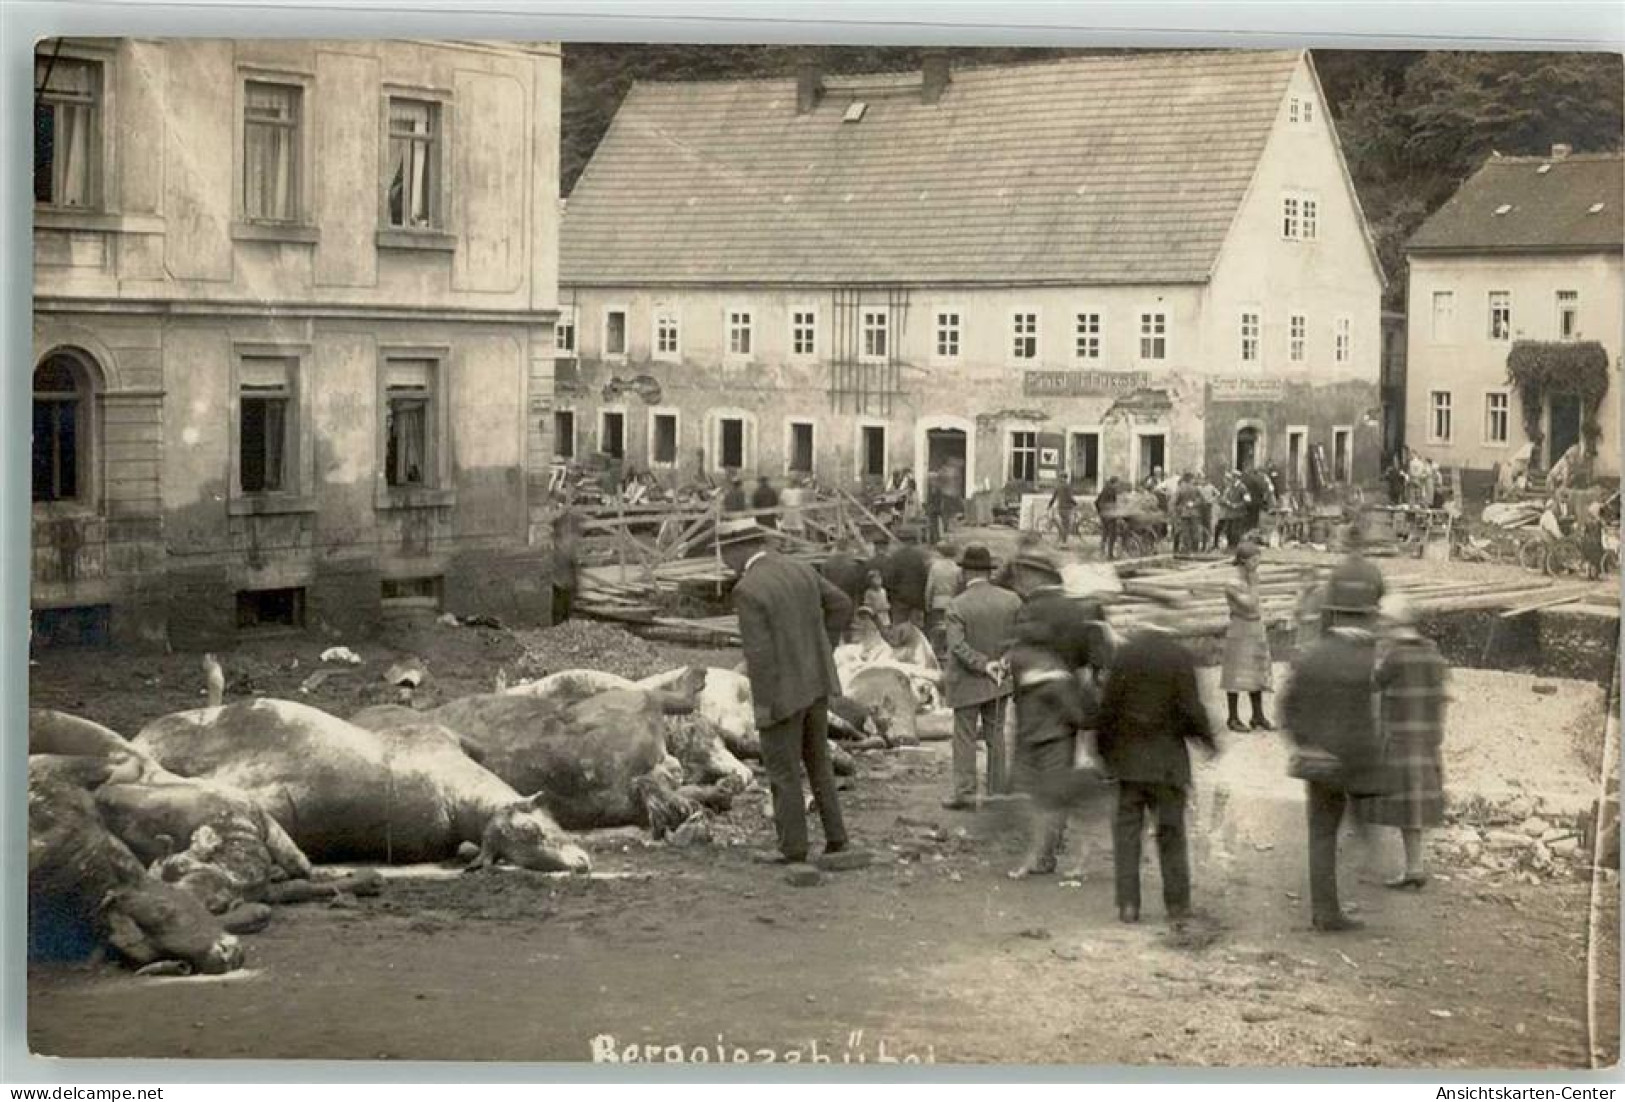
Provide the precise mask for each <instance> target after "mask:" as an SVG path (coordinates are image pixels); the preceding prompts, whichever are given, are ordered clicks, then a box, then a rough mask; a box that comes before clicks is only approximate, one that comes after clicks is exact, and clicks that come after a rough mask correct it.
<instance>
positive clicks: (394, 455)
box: [384, 360, 436, 486]
mask: <svg viewBox="0 0 1625 1102" xmlns="http://www.w3.org/2000/svg"><path fill="white" fill-rule="evenodd" d="M435 370H436V364H435V362H434V361H433V360H390V361H388V362H387V363H386V364H385V365H384V371H385V373H386V374H385V379H384V481H385V482H387V483H388V484H389V485H391V486H432V485H434V482H435V478H434V469H435V468H434V457H433V447H434V439H433V433H434V426H435V416H434V381H435V380H434V375H435Z"/></svg>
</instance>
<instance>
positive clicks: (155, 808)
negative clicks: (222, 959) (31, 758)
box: [28, 709, 376, 933]
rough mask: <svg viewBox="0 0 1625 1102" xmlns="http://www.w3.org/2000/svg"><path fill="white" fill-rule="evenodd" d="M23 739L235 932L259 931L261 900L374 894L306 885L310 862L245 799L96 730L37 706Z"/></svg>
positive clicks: (355, 885)
mask: <svg viewBox="0 0 1625 1102" xmlns="http://www.w3.org/2000/svg"><path fill="white" fill-rule="evenodd" d="M28 741H29V751H30V753H31V755H37V756H39V757H41V758H42V759H43V758H47V757H48V758H50V760H51V761H52V763H53V765H52V768H53V770H54V771H55V773H56V774H57V775H59V776H68V775H72V776H74V777H76V778H78V780H79V781H80V783H81V785H82V787H84V788H86V789H87V790H90V791H93V793H94V795H93V800H94V802H95V807H96V812H97V815H98V816H99V818H100V819H101V821H102V822H103V824H104V825H105V826H106V827H107V828H108V830H110V831H111V832H112V834H113V835H114V837H116V838H117V839H118V840H119V841H120V842H122V843H123V844H124V845H125V846H126V847H127V848H128V849H129V850H130V852H131V853H132V854H133V855H134V856H135V857H136V859H137V860H139V861H141V862H142V863H143V864H146V865H148V866H150V871H151V873H152V875H154V876H156V877H158V878H159V879H160V880H164V881H166V882H169V883H173V884H175V885H176V886H178V887H180V888H181V889H182V890H183V891H187V892H189V893H191V894H192V895H193V896H194V897H195V898H196V899H197V900H198V901H199V902H200V903H202V904H203V905H204V907H205V908H207V909H208V910H209V911H210V912H211V913H213V914H218V915H222V916H225V917H224V919H223V921H224V922H225V925H226V928H227V929H228V930H230V931H232V932H234V933H249V932H254V931H256V930H259V929H261V928H263V927H264V926H265V924H266V922H268V921H269V919H270V911H269V909H268V908H267V907H266V906H264V904H265V903H295V902H300V901H302V900H306V899H329V898H332V897H333V896H334V895H336V894H337V893H338V892H339V891H342V890H349V891H355V892H360V893H363V894H365V893H367V892H370V891H372V890H375V889H376V884H375V882H374V881H373V880H372V879H370V878H366V877H362V878H359V879H347V880H346V879H333V880H326V881H314V880H312V879H311V877H312V871H311V866H310V861H309V859H308V858H307V857H306V856H305V855H304V853H302V852H301V851H300V849H299V847H298V846H297V845H296V844H295V843H294V841H293V840H292V839H291V838H289V837H288V835H287V833H286V832H285V831H284V830H283V829H282V827H281V826H280V825H279V824H278V823H277V822H276V820H275V819H274V818H272V817H271V816H270V815H267V814H266V813H265V810H264V809H263V808H262V807H261V806H260V804H259V803H258V802H256V801H255V800H254V799H253V798H252V797H250V796H249V795H248V794H246V793H244V792H241V791H238V790H236V789H233V788H230V787H229V786H226V785H221V784H216V783H213V782H210V781H206V780H197V779H194V778H190V777H183V776H179V775H177V774H175V773H172V772H170V771H169V770H167V769H165V768H164V767H163V766H162V765H161V764H159V763H158V762H157V761H156V760H154V759H153V758H152V757H151V756H150V755H148V754H147V753H145V752H144V751H142V750H141V749H140V748H138V747H136V746H134V745H133V744H131V743H129V742H127V741H125V740H124V738H123V737H122V736H120V735H119V734H118V733H117V732H115V731H111V730H109V729H108V728H106V727H103V726H101V725H100V724H96V723H92V722H90V721H89V720H86V719H81V718H80V717H78V716H72V715H67V714H65V713H62V712H53V711H48V710H44V709H36V710H34V711H32V712H31V713H30V714H29V730H28Z"/></svg>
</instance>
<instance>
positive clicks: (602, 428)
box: [598, 409, 626, 459]
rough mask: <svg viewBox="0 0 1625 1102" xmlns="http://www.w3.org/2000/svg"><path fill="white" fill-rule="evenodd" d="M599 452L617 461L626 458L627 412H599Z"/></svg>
mask: <svg viewBox="0 0 1625 1102" xmlns="http://www.w3.org/2000/svg"><path fill="white" fill-rule="evenodd" d="M598 450H599V451H601V452H603V453H604V454H605V455H607V456H611V457H613V458H615V459H621V458H623V457H625V455H626V411H625V410H619V409H603V410H599V411H598Z"/></svg>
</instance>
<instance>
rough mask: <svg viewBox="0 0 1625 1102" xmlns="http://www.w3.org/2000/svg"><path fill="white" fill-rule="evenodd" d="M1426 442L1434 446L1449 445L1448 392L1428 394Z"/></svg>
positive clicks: (1438, 391) (1431, 392) (1439, 391)
mask: <svg viewBox="0 0 1625 1102" xmlns="http://www.w3.org/2000/svg"><path fill="white" fill-rule="evenodd" d="M1428 413H1429V417H1428V440H1429V441H1430V442H1432V443H1434V444H1448V443H1450V432H1451V427H1452V426H1451V423H1450V392H1449V391H1448V390H1434V391H1430V392H1429V393H1428Z"/></svg>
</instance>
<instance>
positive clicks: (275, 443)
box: [237, 357, 294, 494]
mask: <svg viewBox="0 0 1625 1102" xmlns="http://www.w3.org/2000/svg"><path fill="white" fill-rule="evenodd" d="M293 374H294V362H293V361H291V360H287V359H282V358H278V357H252V358H247V359H244V360H243V361H242V364H241V366H240V367H239V368H238V380H239V394H238V423H237V448H238V475H237V478H238V487H237V488H238V490H239V491H241V492H242V493H245V494H260V493H276V492H279V491H281V490H286V489H291V488H292V487H291V486H290V484H289V483H290V480H289V478H288V469H287V467H288V453H289V452H290V451H292V448H291V446H290V444H291V437H292V430H293V423H292V418H291V416H290V413H291V410H292V403H293Z"/></svg>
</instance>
